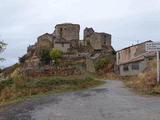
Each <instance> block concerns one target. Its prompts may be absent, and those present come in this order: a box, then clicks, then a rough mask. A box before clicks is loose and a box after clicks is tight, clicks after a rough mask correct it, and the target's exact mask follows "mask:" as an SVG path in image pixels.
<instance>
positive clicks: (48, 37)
mask: <svg viewBox="0 0 160 120" xmlns="http://www.w3.org/2000/svg"><path fill="white" fill-rule="evenodd" d="M53 40H54V36H53V35H52V34H48V33H46V34H44V35H41V36H40V37H38V42H37V47H38V48H49V49H50V48H53V46H54V42H53Z"/></svg>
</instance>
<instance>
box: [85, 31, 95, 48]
mask: <svg viewBox="0 0 160 120" xmlns="http://www.w3.org/2000/svg"><path fill="white" fill-rule="evenodd" d="M93 33H94V30H93V28H85V29H84V32H83V40H84V45H85V46H87V44H88V43H89V41H90V37H91V35H92V34H93Z"/></svg>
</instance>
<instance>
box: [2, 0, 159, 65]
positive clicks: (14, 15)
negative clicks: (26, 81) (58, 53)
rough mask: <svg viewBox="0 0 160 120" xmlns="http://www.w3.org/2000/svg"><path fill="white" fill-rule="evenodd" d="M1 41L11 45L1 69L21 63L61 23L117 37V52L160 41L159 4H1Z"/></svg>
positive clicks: (75, 0) (100, 0)
mask: <svg viewBox="0 0 160 120" xmlns="http://www.w3.org/2000/svg"><path fill="white" fill-rule="evenodd" d="M0 1H1V3H0V35H1V36H2V37H1V38H0V39H4V40H5V41H6V42H7V43H8V46H7V49H6V51H5V52H4V53H3V54H1V55H0V56H4V57H5V58H6V60H7V61H5V62H3V63H0V66H2V65H3V66H8V65H12V64H14V63H15V62H17V60H18V57H20V56H22V55H23V54H24V53H25V52H26V49H27V46H28V45H29V44H34V43H35V42H36V39H37V37H38V36H39V35H41V34H43V33H46V32H48V33H52V32H53V30H54V26H55V25H56V24H58V23H64V22H72V23H78V24H80V25H81V39H82V38H83V29H84V28H85V27H93V28H94V29H95V31H98V32H107V33H110V34H112V35H113V39H112V44H113V46H114V48H115V49H116V50H118V49H121V48H123V47H126V46H128V45H131V44H135V43H136V42H137V40H139V42H143V41H144V40H147V39H153V40H155V41H158V39H159V31H160V23H159V20H160V15H159V12H160V1H159V0H149V1H147V0H112V1H111V0H85V1H84V0H16V1H15V0H14V1H13V0H5V1H3V2H2V0H0Z"/></svg>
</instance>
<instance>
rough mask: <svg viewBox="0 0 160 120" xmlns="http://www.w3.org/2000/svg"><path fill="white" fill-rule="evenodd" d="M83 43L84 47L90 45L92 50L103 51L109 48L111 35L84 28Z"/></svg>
mask: <svg viewBox="0 0 160 120" xmlns="http://www.w3.org/2000/svg"><path fill="white" fill-rule="evenodd" d="M84 41H85V46H87V45H90V46H91V47H92V48H93V49H94V50H100V49H105V48H109V47H110V46H111V35H110V34H107V33H98V32H94V30H93V29H92V28H85V30H84Z"/></svg>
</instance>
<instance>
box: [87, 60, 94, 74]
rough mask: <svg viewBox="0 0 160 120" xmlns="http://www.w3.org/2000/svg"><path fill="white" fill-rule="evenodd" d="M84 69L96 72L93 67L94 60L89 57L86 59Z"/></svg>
mask: <svg viewBox="0 0 160 120" xmlns="http://www.w3.org/2000/svg"><path fill="white" fill-rule="evenodd" d="M86 70H87V71H89V72H93V73H95V72H96V69H95V67H94V61H93V60H92V59H91V58H87V59H86Z"/></svg>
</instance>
